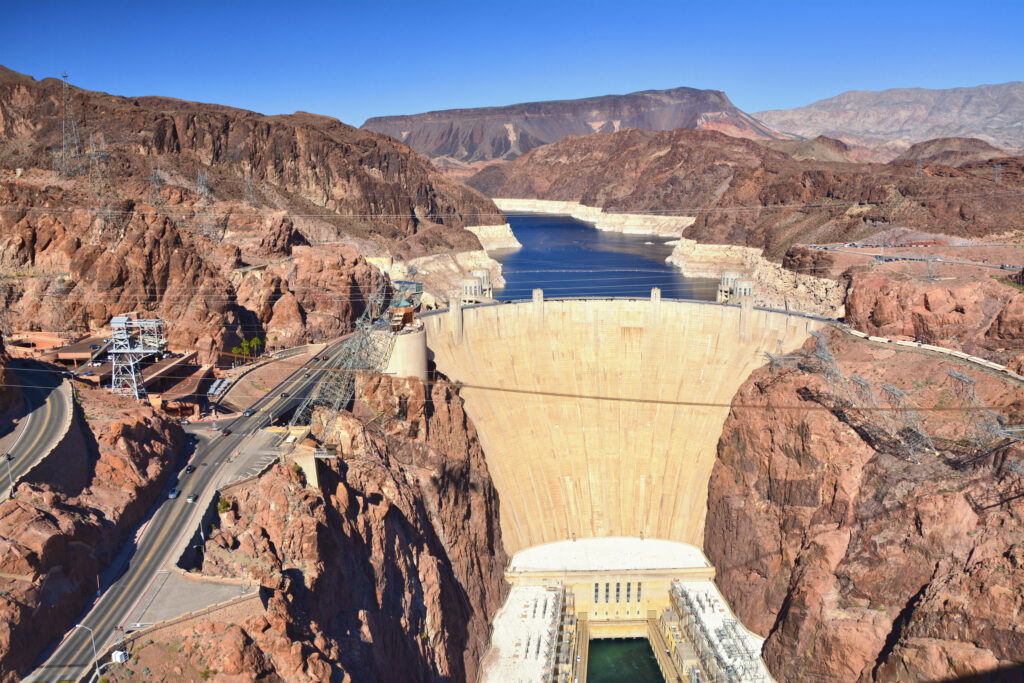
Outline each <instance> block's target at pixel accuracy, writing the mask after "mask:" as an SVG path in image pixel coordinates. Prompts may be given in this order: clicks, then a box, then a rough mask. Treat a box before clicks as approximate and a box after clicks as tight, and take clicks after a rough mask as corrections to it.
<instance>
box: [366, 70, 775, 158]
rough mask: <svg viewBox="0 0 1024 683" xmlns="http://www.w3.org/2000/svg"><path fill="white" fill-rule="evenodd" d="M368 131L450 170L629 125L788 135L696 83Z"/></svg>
mask: <svg viewBox="0 0 1024 683" xmlns="http://www.w3.org/2000/svg"><path fill="white" fill-rule="evenodd" d="M363 128H364V129H366V130H373V131H377V132H379V133H386V134H387V135H390V136H391V137H393V138H396V139H398V140H401V141H402V142H404V143H405V144H407V145H409V146H410V147H412V148H413V149H415V150H416V151H417V152H421V153H423V154H426V155H427V156H429V157H431V158H432V159H435V162H439V165H440V167H441V168H446V169H460V168H466V167H471V165H472V164H474V163H479V162H489V161H493V160H498V159H500V160H510V159H515V158H516V157H518V156H519V155H521V154H525V153H526V152H529V151H530V150H531V149H534V148H535V147H540V146H541V145H546V144H548V143H551V142H556V141H558V140H561V139H562V138H564V137H566V136H567V135H590V134H592V133H612V132H616V131H619V130H622V129H624V128H644V129H649V130H675V129H677V128H699V129H704V130H718V131H721V132H723V133H727V134H729V135H734V136H737V137H747V138H754V139H780V138H786V137H789V136H785V135H779V134H778V133H776V132H775V131H773V130H771V129H769V128H768V127H767V126H765V125H763V124H762V123H761V122H760V121H758V120H757V119H755V118H753V117H751V116H749V115H747V114H745V113H743V112H742V111H740V110H739V109H737V108H736V107H735V106H734V105H733V103H732V102H730V101H729V98H728V97H726V95H725V93H724V92H721V91H720V90H696V89H694V88H674V89H672V90H645V91H643V92H635V93H630V94H628V95H605V96H603V97H588V98H584V99H579V100H552V101H547V102H527V103H523V104H513V105H509V106H505V107H480V108H477V109H449V110H446V111H432V112H427V113H425V114H413V115H408V116H377V117H373V118H370V119H367V121H366V123H364V124H363Z"/></svg>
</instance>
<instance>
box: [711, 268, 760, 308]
mask: <svg viewBox="0 0 1024 683" xmlns="http://www.w3.org/2000/svg"><path fill="white" fill-rule="evenodd" d="M752 296H754V280H753V279H752V278H750V277H749V276H747V275H743V274H741V273H738V272H736V271H734V270H726V271H723V272H722V279H721V281H720V282H719V283H718V293H717V294H716V296H715V300H716V301H717V302H718V303H720V304H727V303H735V302H737V301H739V300H740V299H743V298H745V297H752Z"/></svg>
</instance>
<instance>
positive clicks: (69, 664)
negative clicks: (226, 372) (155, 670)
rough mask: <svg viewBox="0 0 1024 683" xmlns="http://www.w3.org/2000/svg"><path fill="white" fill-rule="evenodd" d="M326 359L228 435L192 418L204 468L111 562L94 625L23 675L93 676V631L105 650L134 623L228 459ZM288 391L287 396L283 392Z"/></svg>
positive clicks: (185, 477)
mask: <svg viewBox="0 0 1024 683" xmlns="http://www.w3.org/2000/svg"><path fill="white" fill-rule="evenodd" d="M342 344H343V342H342V341H339V342H335V343H334V344H332V345H330V346H328V347H327V348H326V349H325V350H324V351H323V353H322V355H324V356H327V357H328V358H329V359H330V361H333V360H334V359H335V358H336V357H337V356H338V355H339V354H340V351H341V348H342ZM318 366H322V367H317V366H312V367H309V368H306V367H300V368H299V369H297V370H296V371H295V372H293V373H292V374H291V375H289V376H288V377H287V378H286V379H285V380H284V381H282V382H281V383H280V384H278V385H277V386H276V387H275V388H274V389H273V390H271V391H270V392H268V394H267V395H266V396H264V397H263V398H261V399H260V400H258V401H256V402H255V403H253V404H252V406H250V408H251V409H252V410H253V411H254V412H253V414H252V415H251V416H249V417H239V418H236V419H234V420H233V421H230V422H229V421H223V420H220V421H218V422H217V424H218V427H221V428H228V429H230V430H231V432H232V433H231V434H229V435H227V436H224V435H222V434H221V433H220V432H219V431H215V432H212V433H211V432H205V433H204V432H203V431H202V430H204V429H205V428H206V427H207V426H208V425H202V424H195V425H190V426H189V429H188V431H189V432H190V433H191V434H192V435H194V436H195V437H197V439H198V442H197V444H196V450H195V455H194V456H193V457H192V459H191V461H190V464H192V465H194V466H195V468H196V469H195V472H193V473H192V474H185V473H184V471H182V472H181V473H180V474H179V477H178V479H176V480H172V481H171V482H170V483H169V485H168V488H170V487H174V488H178V489H180V491H181V494H180V495H179V496H178V497H177V498H174V499H167V498H166V497H164V498H162V499H161V500H160V501H158V502H157V503H156V506H155V512H153V513H152V516H151V517H150V518H149V521H148V522H146V523H145V528H144V530H143V532H142V534H141V536H140V537H139V539H138V544H137V546H136V547H134V548H128V549H126V550H123V551H122V554H121V555H120V556H119V557H118V559H117V560H116V561H115V562H114V563H113V564H114V566H113V567H112V568H110V569H108V571H107V575H106V576H105V577H104V579H105V580H104V581H103V582H102V586H103V589H104V590H103V593H102V596H101V597H100V598H99V599H98V600H97V601H96V602H94V603H93V604H92V605H90V607H89V608H88V609H87V610H86V613H85V614H84V615H82V616H81V617H80V618H79V622H78V623H79V624H81V625H83V626H85V627H87V628H81V629H79V628H75V629H72V630H71V631H69V632H68V633H67V635H65V637H64V639H63V640H62V641H61V642H60V643H58V644H57V645H56V646H55V647H54V648H50V649H49V650H48V651H47V652H46V653H44V655H43V658H41V659H45V661H42V662H41V663H40V664H39V665H38V667H37V668H36V669H35V670H34V671H32V672H31V673H29V674H28V675H26V676H25V678H24V679H23V681H37V682H42V681H46V682H49V683H53V682H55V681H78V680H82V679H83V678H88V677H89V676H91V671H92V669H93V668H94V667H95V664H94V661H95V660H94V656H93V643H92V638H91V636H92V635H95V647H96V651H97V652H99V653H102V652H104V651H105V649H106V648H107V646H109V645H110V644H111V643H112V642H113V640H114V639H115V637H116V636H117V634H118V630H119V629H121V628H125V627H128V628H130V624H127V623H126V622H127V620H128V618H129V616H130V615H131V614H132V612H133V611H134V609H135V606H136V605H137V604H138V603H139V602H140V601H141V600H142V598H143V596H144V595H145V594H146V592H147V590H148V589H149V588H150V586H151V584H152V583H153V582H154V581H155V580H156V578H157V572H158V571H161V570H163V569H165V568H169V567H171V566H173V565H174V563H175V562H176V561H177V557H178V554H179V552H178V551H179V550H180V547H181V543H182V542H183V541H184V540H185V537H186V536H191V534H193V533H194V532H195V529H196V524H198V522H199V518H200V516H201V515H202V513H203V511H204V510H205V509H206V508H207V506H208V505H209V504H210V501H211V498H212V496H213V495H214V493H215V492H216V488H217V485H218V484H219V477H220V473H221V470H222V468H223V466H224V465H225V464H226V463H227V462H228V460H229V459H230V458H231V457H232V455H233V454H234V453H235V451H236V450H237V449H238V448H240V447H241V446H242V445H243V442H244V441H245V440H246V439H247V438H248V437H249V435H250V434H252V433H254V432H256V431H258V430H259V429H261V428H263V427H265V426H267V424H268V423H270V422H272V421H273V420H275V419H277V418H278V417H280V416H281V415H284V414H286V413H288V412H289V411H290V410H293V409H294V408H295V407H296V406H297V405H298V404H299V403H300V402H301V401H302V398H303V397H304V396H305V395H306V393H307V392H308V391H309V390H310V389H311V388H313V387H314V386H315V385H316V383H317V382H318V381H319V380H320V379H321V378H322V377H323V376H324V375H325V374H326V372H327V369H326V368H327V367H331V366H332V363H331V362H327V363H321V364H318ZM307 374H308V376H307ZM282 393H284V394H287V396H285V397H282V395H281V394H282ZM190 494H196V495H197V496H198V500H196V502H195V503H189V502H187V500H186V498H187V497H188V496H189V495H190ZM163 495H164V496H166V493H164V494H163ZM126 564H127V567H125V565H126ZM89 629H91V631H90V630H89Z"/></svg>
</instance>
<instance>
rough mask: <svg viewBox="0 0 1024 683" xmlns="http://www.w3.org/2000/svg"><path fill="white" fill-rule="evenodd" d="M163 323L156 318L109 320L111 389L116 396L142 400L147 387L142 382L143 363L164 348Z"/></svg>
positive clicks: (165, 344) (121, 316)
mask: <svg viewBox="0 0 1024 683" xmlns="http://www.w3.org/2000/svg"><path fill="white" fill-rule="evenodd" d="M163 326H164V324H163V321H161V320H160V319H159V318H150V319H143V318H130V317H128V316H126V315H120V316H117V317H114V318H111V319H110V352H109V354H110V360H111V374H110V390H111V392H112V393H114V394H117V395H119V396H132V397H134V398H143V397H144V396H145V395H146V386H145V383H144V382H143V380H142V361H143V360H144V359H145V358H146V357H148V356H153V355H156V354H159V353H161V352H163V350H164V349H165V348H166V346H167V340H166V339H165V338H164V330H163Z"/></svg>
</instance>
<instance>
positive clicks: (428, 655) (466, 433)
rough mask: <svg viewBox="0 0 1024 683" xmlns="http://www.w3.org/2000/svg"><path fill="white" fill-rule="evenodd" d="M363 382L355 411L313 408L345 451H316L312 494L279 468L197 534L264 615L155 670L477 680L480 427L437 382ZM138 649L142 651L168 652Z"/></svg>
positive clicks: (202, 636) (488, 509)
mask: <svg viewBox="0 0 1024 683" xmlns="http://www.w3.org/2000/svg"><path fill="white" fill-rule="evenodd" d="M358 391H359V396H360V400H359V401H358V402H357V405H356V414H358V415H365V417H355V416H354V415H353V414H351V413H345V412H343V413H341V414H340V415H339V416H338V417H337V419H331V418H332V416H328V415H326V414H325V413H323V412H318V413H317V414H316V418H315V429H314V431H315V433H316V434H317V435H318V436H319V438H321V439H322V440H323V441H324V442H325V443H333V444H337V445H338V446H339V447H340V454H341V457H340V458H338V459H336V460H321V461H320V465H321V466H320V469H319V478H320V490H315V489H312V488H310V487H308V486H306V483H305V477H304V475H303V473H302V472H301V470H298V469H297V468H294V469H293V468H292V467H290V466H289V467H284V466H280V465H279V466H277V467H275V468H274V469H272V470H271V471H269V472H268V473H267V474H265V475H264V476H263V477H261V478H260V479H259V480H257V481H255V482H254V483H252V484H250V485H248V486H246V487H244V488H242V489H241V490H237V489H236V490H234V491H231V492H230V493H229V494H228V499H227V500H229V504H230V507H229V509H227V510H225V511H224V512H223V513H222V514H221V516H220V529H219V530H218V531H217V532H216V534H215V535H213V536H212V537H211V538H210V540H209V541H208V542H207V552H206V556H205V559H204V561H203V572H204V573H206V574H210V575H228V576H248V577H250V578H251V579H253V580H254V581H257V582H258V583H259V584H260V585H261V586H263V588H264V590H265V591H267V594H268V596H269V597H268V603H267V611H266V614H265V615H262V616H258V617H253V618H250V619H247V620H244V621H243V622H242V623H238V624H234V625H228V624H226V623H217V624H208V625H202V626H198V627H196V628H195V629H193V630H192V631H191V632H188V633H186V634H184V636H183V638H182V641H181V642H182V643H183V647H182V651H181V654H180V656H175V657H173V659H174V661H167V662H165V664H164V665H161V671H160V672H154V674H153V675H154V676H156V677H157V678H154V679H152V680H176V676H177V675H178V674H176V673H174V672H175V670H177V671H178V672H187V671H203V670H206V671H211V670H212V671H216V672H218V674H219V675H220V676H222V677H223V678H224V679H225V680H243V679H245V680H251V679H253V678H263V679H266V680H288V681H334V680H345V681H349V680H351V681H395V680H404V681H440V680H450V681H472V680H474V679H475V676H476V670H477V664H478V662H479V659H480V657H481V656H482V655H483V652H484V650H485V648H486V646H487V642H488V633H489V620H490V617H491V615H492V614H493V613H494V612H495V611H496V610H497V609H498V607H499V606H500V604H501V602H502V600H503V598H504V595H505V592H506V585H505V581H504V577H503V573H502V572H503V570H504V567H505V564H506V557H505V552H504V549H503V547H502V543H501V535H500V529H499V525H498V509H497V508H498V502H497V495H496V493H495V490H494V488H493V485H492V484H491V480H490V477H489V475H488V473H487V467H486V464H485V462H484V457H483V452H482V451H481V449H480V445H479V442H478V441H477V437H476V432H475V429H474V427H473V425H472V423H470V422H469V419H468V417H467V416H466V414H465V412H464V411H463V406H462V400H461V399H460V398H459V396H458V395H457V394H456V393H454V392H453V391H452V390H451V389H450V388H449V387H448V386H447V385H445V384H435V385H434V386H433V387H432V388H430V389H429V393H428V389H427V388H426V387H424V385H423V384H422V383H420V382H419V381H418V380H395V379H392V378H386V377H385V378H381V377H372V378H369V379H367V380H365V381H361V382H360V387H359V390H358ZM142 647H143V650H144V651H142V652H141V653H140V661H146V660H147V658H148V657H149V654H147V653H148V652H149V650H152V649H153V648H156V649H158V650H160V651H161V652H163V653H166V651H167V648H166V647H164V646H163V645H162V644H160V643H157V644H154V645H152V646H148V648H149V649H145V648H146V647H147V646H142ZM161 648H162V650H161ZM162 656H164V657H165V656H166V655H165V654H164V655H162ZM117 675H123V676H126V677H127V678H126V680H128V679H130V678H131V676H132V675H133V674H132V671H131V670H125V671H124V672H121V673H119V674H117Z"/></svg>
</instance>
